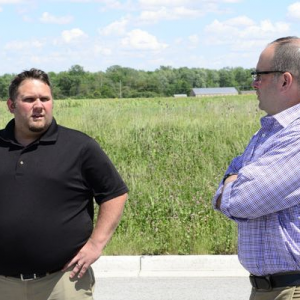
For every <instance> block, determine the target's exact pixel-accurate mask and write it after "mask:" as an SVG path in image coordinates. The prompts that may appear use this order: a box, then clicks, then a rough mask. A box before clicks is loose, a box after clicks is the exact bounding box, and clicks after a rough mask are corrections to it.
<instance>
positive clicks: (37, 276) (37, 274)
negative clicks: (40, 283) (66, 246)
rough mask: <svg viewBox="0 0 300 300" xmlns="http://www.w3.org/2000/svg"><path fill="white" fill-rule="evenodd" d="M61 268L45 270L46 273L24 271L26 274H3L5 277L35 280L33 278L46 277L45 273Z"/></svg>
mask: <svg viewBox="0 0 300 300" xmlns="http://www.w3.org/2000/svg"><path fill="white" fill-rule="evenodd" d="M60 270H61V269H58V270H54V271H50V272H46V273H31V274H30V273H26V274H16V275H4V276H5V277H13V278H18V279H21V280H22V281H30V280H35V279H40V278H43V277H46V276H47V275H50V274H52V273H55V272H58V271H60Z"/></svg>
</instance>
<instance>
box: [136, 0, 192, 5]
mask: <svg viewBox="0 0 300 300" xmlns="http://www.w3.org/2000/svg"><path fill="white" fill-rule="evenodd" d="M190 3H192V1H190V0H139V4H140V5H141V6H142V7H156V6H160V7H161V6H171V7H174V6H175V7H176V6H182V5H185V6H186V5H188V4H190Z"/></svg>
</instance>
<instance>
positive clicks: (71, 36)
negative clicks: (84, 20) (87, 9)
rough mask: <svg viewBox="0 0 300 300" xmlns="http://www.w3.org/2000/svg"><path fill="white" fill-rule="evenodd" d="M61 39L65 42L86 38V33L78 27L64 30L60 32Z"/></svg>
mask: <svg viewBox="0 0 300 300" xmlns="http://www.w3.org/2000/svg"><path fill="white" fill-rule="evenodd" d="M61 36H62V39H63V41H64V42H66V43H71V42H75V41H78V40H82V39H85V38H87V35H86V34H85V33H84V32H83V31H82V30H81V29H79V28H74V29H71V30H64V31H63V32H62V33H61Z"/></svg>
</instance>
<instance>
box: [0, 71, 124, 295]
mask: <svg viewBox="0 0 300 300" xmlns="http://www.w3.org/2000/svg"><path fill="white" fill-rule="evenodd" d="M7 105H8V109H9V111H10V112H11V113H12V114H13V115H14V119H12V120H11V121H10V122H9V123H8V124H7V126H6V128H5V129H3V130H1V131H0V157H1V164H0V300H23V299H24V300H25V299H30V300H46V299H47V300H68V299H78V300H79V299H80V300H82V299H93V298H92V297H93V296H92V291H93V286H94V277H93V273H92V269H91V264H92V263H94V262H95V261H96V260H97V259H98V258H99V257H100V255H101V253H102V250H103V248H104V247H105V245H106V244H107V242H108V241H109V239H110V238H111V236H112V234H113V232H114V230H115V228H116V227H117V225H118V223H119V220H120V218H121V215H122V212H123V208H124V204H125V202H126V199H127V192H128V189H127V187H126V185H125V183H124V182H123V180H122V179H121V177H120V175H119V174H118V172H117V171H116V169H115V167H114V166H113V164H112V163H111V161H110V160H109V159H108V157H107V156H106V155H105V153H104V152H103V151H102V150H101V148H100V147H99V145H98V144H97V143H96V142H95V141H94V140H93V139H92V138H90V137H89V136H87V135H85V134H84V133H81V132H79V131H76V130H72V129H68V128H65V127H62V126H60V125H57V123H56V121H55V119H54V118H53V116H52V108H53V98H52V90H51V85H50V82H49V78H48V75H47V74H46V73H44V72H43V71H41V70H37V69H31V70H29V71H24V72H22V73H21V74H19V75H17V76H16V77H15V78H14V79H13V81H12V83H11V85H10V87H9V99H8V101H7ZM93 199H95V201H96V202H97V203H98V204H99V205H100V208H99V214H98V218H97V221H96V224H95V226H93Z"/></svg>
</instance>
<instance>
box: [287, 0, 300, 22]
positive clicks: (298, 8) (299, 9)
mask: <svg viewBox="0 0 300 300" xmlns="http://www.w3.org/2000/svg"><path fill="white" fill-rule="evenodd" d="M287 17H288V18H291V19H296V20H300V2H295V3H294V4H291V5H290V6H289V7H288V12H287Z"/></svg>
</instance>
